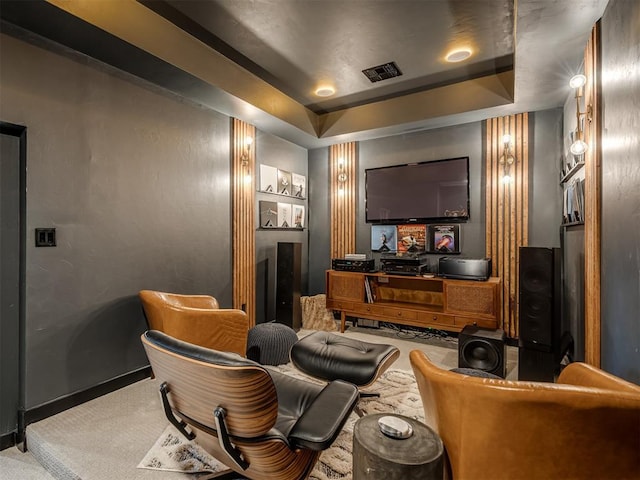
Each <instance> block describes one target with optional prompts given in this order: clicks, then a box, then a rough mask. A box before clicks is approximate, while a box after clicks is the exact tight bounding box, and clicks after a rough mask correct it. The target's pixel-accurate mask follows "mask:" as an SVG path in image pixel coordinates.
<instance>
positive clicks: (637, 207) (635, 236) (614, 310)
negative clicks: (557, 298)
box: [600, 0, 640, 384]
mask: <svg viewBox="0 0 640 480" xmlns="http://www.w3.org/2000/svg"><path fill="white" fill-rule="evenodd" d="M601 58H602V63H601V68H602V77H601V85H602V91H601V93H602V103H601V106H602V116H601V119H602V142H601V145H602V149H601V154H602V172H603V175H602V191H601V193H602V205H601V207H602V208H601V212H602V218H601V225H602V229H601V239H602V240H601V242H602V244H601V275H602V277H601V284H602V290H601V294H600V298H601V322H600V328H601V335H600V339H601V350H600V351H601V359H600V360H601V366H602V368H603V369H605V370H606V371H608V372H611V373H613V374H615V375H618V376H621V377H623V378H625V379H626V380H629V381H630V382H634V383H637V384H640V322H639V321H638V317H639V315H640V313H639V312H640V294H639V293H640V273H639V272H640V114H639V112H640V2H637V1H633V0H611V1H610V2H609V5H608V7H607V10H606V11H605V14H604V16H603V17H602V20H601Z"/></svg>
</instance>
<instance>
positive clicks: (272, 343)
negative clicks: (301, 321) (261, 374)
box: [247, 322, 298, 365]
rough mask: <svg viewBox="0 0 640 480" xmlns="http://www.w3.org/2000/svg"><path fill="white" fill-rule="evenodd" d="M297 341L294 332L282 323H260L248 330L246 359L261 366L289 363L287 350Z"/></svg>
mask: <svg viewBox="0 0 640 480" xmlns="http://www.w3.org/2000/svg"><path fill="white" fill-rule="evenodd" d="M297 341H298V335H296V332H295V330H293V329H292V328H290V327H288V326H286V325H284V324H282V323H273V322H270V323H260V324H258V325H256V326H255V327H253V328H252V329H251V330H249V336H248V338H247V358H248V359H249V360H253V361H254V362H258V363H260V364H262V365H282V364H283V363H289V350H291V347H293V345H294V344H295V343H296V342H297Z"/></svg>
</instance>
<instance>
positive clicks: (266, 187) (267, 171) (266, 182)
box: [260, 165, 278, 193]
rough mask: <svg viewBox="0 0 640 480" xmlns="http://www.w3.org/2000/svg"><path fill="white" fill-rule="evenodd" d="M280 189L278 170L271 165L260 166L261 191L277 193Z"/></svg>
mask: <svg viewBox="0 0 640 480" xmlns="http://www.w3.org/2000/svg"><path fill="white" fill-rule="evenodd" d="M277 188H278V169H277V168H275V167H270V166H269V165H260V191H261V192H267V193H276V191H277Z"/></svg>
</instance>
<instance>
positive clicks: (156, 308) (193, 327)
mask: <svg viewBox="0 0 640 480" xmlns="http://www.w3.org/2000/svg"><path fill="white" fill-rule="evenodd" d="M138 296H139V297H140V300H141V301H142V307H143V309H144V314H145V316H146V317H147V322H148V325H149V329H150V330H159V331H161V332H164V333H166V334H167V335H170V336H172V337H175V338H178V339H180V340H184V341H185V342H189V343H194V344H196V345H199V346H201V347H206V348H212V349H215V350H220V351H223V352H234V353H237V354H239V355H242V356H245V355H246V352H247V338H248V335H249V317H247V314H246V313H245V312H243V311H242V310H236V309H226V308H220V306H219V305H218V301H217V300H216V299H215V298H214V297H211V296H209V295H181V294H177V293H166V292H158V291H155V290H141V291H140V292H139V294H138Z"/></svg>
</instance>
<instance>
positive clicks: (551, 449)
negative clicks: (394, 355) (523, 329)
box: [409, 350, 640, 480]
mask: <svg viewBox="0 0 640 480" xmlns="http://www.w3.org/2000/svg"><path fill="white" fill-rule="evenodd" d="M409 359H410V362H411V366H412V368H413V371H414V374H415V376H416V381H417V383H418V389H419V391H420V396H421V398H422V402H423V406H424V412H425V421H426V423H427V424H428V425H429V426H431V428H433V429H434V430H435V431H436V432H438V433H439V435H440V437H441V438H442V442H443V443H444V446H445V450H446V452H447V455H448V459H449V464H450V468H451V471H450V473H451V474H452V477H453V479H454V480H463V479H480V478H481V479H485V478H486V479H489V478H490V479H492V480H494V479H496V480H497V479H518V480H525V479H545V480H547V479H563V480H565V479H587V478H592V479H631V478H634V479H638V478H640V386H637V385H634V384H632V383H629V382H626V381H624V380H622V379H620V378H618V377H615V376H613V375H611V374H609V373H606V372H604V371H602V370H600V369H598V368H595V367H592V366H590V365H587V364H585V363H571V364H569V365H567V366H566V367H565V368H564V370H563V371H562V372H561V373H560V376H559V377H558V380H557V383H541V382H530V381H509V380H503V379H487V378H480V377H475V376H469V375H462V374H459V373H455V372H451V371H448V370H443V369H441V368H439V367H437V366H436V365H434V364H433V363H431V361H430V360H429V358H428V357H427V356H426V355H425V354H424V352H422V351H419V350H413V351H411V352H410V354H409Z"/></svg>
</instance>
